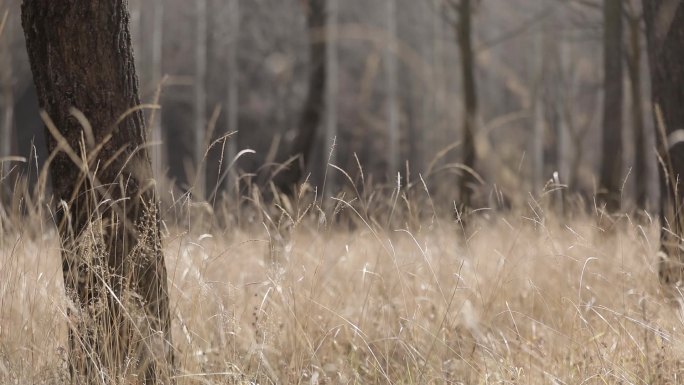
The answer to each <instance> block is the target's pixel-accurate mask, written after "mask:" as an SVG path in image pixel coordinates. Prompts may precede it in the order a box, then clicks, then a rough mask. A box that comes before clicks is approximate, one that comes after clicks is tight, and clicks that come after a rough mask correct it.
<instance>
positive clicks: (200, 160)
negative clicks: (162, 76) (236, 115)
mask: <svg viewBox="0 0 684 385" xmlns="http://www.w3.org/2000/svg"><path fill="white" fill-rule="evenodd" d="M195 12H196V29H195V104H194V115H195V127H194V129H195V150H194V158H195V159H194V161H195V186H194V192H195V196H196V197H197V198H199V199H204V198H206V197H205V196H204V191H205V187H206V186H205V183H206V175H205V162H204V153H205V152H206V150H207V143H206V135H205V133H206V129H207V118H206V114H207V90H206V81H207V0H195Z"/></svg>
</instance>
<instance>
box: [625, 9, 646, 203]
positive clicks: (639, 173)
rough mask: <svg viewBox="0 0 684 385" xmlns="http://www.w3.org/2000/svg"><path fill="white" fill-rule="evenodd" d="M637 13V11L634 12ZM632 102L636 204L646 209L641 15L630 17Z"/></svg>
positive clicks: (629, 68) (629, 56) (629, 60)
mask: <svg viewBox="0 0 684 385" xmlns="http://www.w3.org/2000/svg"><path fill="white" fill-rule="evenodd" d="M634 13H636V12H634ZM627 69H628V71H629V83H630V86H631V88H630V90H631V99H632V100H631V102H632V106H631V109H632V130H633V133H634V180H635V181H636V196H635V198H636V205H637V208H639V209H642V210H643V209H646V201H647V200H648V183H646V182H647V178H648V164H647V163H646V151H647V148H648V146H647V144H646V142H645V135H644V110H643V106H642V104H643V102H644V100H643V96H642V91H641V16H640V15H638V14H631V15H630V17H629V55H628V60H627Z"/></svg>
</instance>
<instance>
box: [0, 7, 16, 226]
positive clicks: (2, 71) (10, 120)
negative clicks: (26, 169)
mask: <svg viewBox="0 0 684 385" xmlns="http://www.w3.org/2000/svg"><path fill="white" fill-rule="evenodd" d="M3 16H4V14H3V12H2V10H1V9H0V22H1V21H2V18H3ZM10 20H11V19H9V18H8V20H7V21H6V23H7V24H5V29H4V30H3V31H0V181H1V182H0V205H1V204H3V203H6V200H7V199H9V195H10V186H11V183H10V181H8V180H7V179H5V178H6V177H7V174H8V173H9V170H10V162H9V160H8V159H7V158H8V157H9V156H10V155H11V153H12V142H13V140H12V131H13V126H14V87H13V86H12V50H11V44H10V41H11V40H10V33H11V32H10V28H8V27H9V26H8V24H9V23H10ZM0 213H1V211H0Z"/></svg>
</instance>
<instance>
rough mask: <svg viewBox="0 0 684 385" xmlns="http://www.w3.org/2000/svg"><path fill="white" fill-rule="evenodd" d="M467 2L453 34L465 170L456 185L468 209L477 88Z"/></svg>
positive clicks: (471, 176) (460, 11)
mask: <svg viewBox="0 0 684 385" xmlns="http://www.w3.org/2000/svg"><path fill="white" fill-rule="evenodd" d="M472 12H473V9H472V4H471V0H461V2H460V4H459V10H458V14H459V22H458V26H457V31H456V35H457V37H458V46H459V51H460V54H461V70H462V77H463V80H462V81H463V114H464V115H463V116H464V117H463V165H464V166H465V167H466V170H465V171H464V172H463V176H462V177H461V179H460V182H459V192H460V194H461V204H462V205H463V206H464V207H470V205H471V195H472V192H473V190H472V189H473V185H474V184H475V177H474V175H473V173H474V172H475V171H474V170H475V156H476V155H475V130H476V124H477V108H478V107H477V88H476V85H475V57H474V52H473V43H472V39H473V38H472Z"/></svg>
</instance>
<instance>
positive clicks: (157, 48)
mask: <svg viewBox="0 0 684 385" xmlns="http://www.w3.org/2000/svg"><path fill="white" fill-rule="evenodd" d="M147 1H151V2H152V50H151V51H152V52H151V54H152V60H151V62H150V79H151V80H152V85H153V86H154V87H155V89H157V88H161V86H162V85H161V81H162V43H163V38H164V0H147ZM158 91H159V92H160V91H161V89H159V90H158ZM158 95H159V93H157V92H156V91H155V99H156V100H154V102H155V103H159V100H158V99H159V97H158ZM160 115H161V111H158V110H153V111H152V112H151V113H150V137H151V140H152V142H153V143H155V145H154V146H152V147H151V149H150V153H151V157H152V170H153V171H154V175H155V176H156V177H157V178H159V177H160V176H161V174H162V164H163V159H164V146H163V145H162V144H161V142H162V125H161V116H160Z"/></svg>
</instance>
